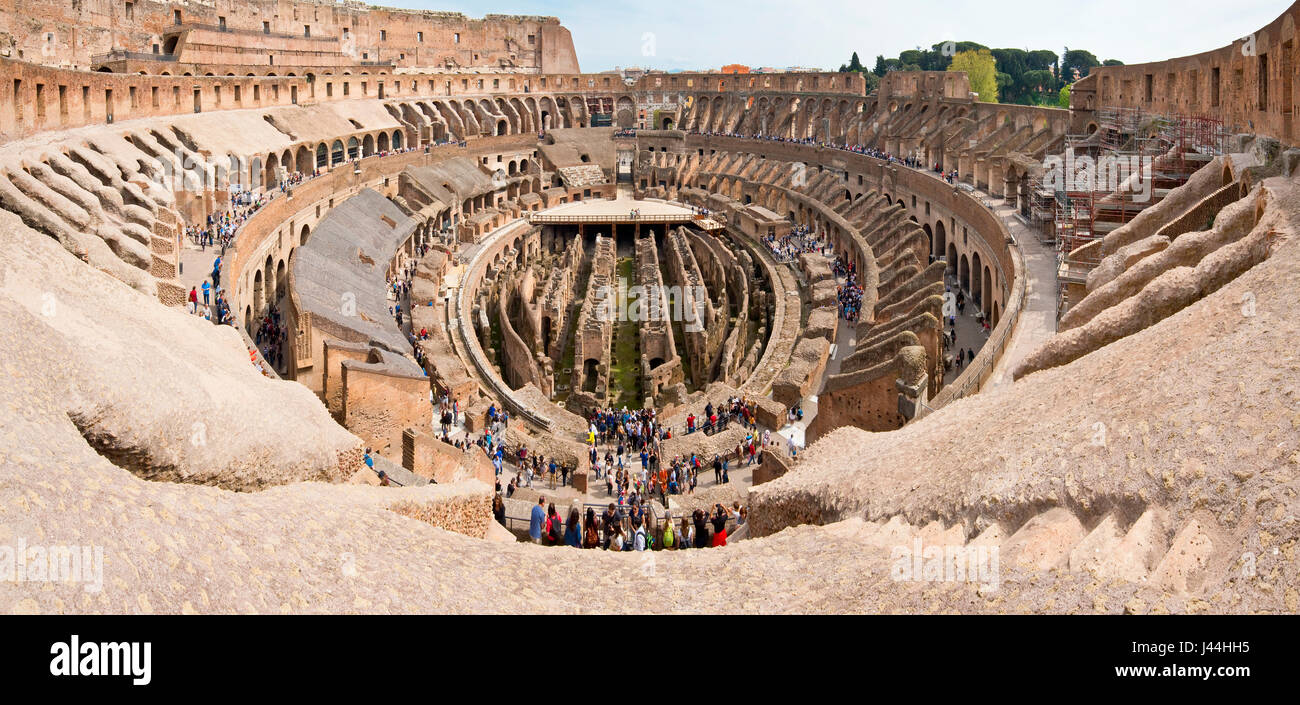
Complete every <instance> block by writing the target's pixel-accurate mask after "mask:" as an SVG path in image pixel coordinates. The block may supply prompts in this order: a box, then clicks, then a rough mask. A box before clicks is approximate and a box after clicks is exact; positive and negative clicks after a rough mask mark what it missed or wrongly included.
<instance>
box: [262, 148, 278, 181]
mask: <svg viewBox="0 0 1300 705" xmlns="http://www.w3.org/2000/svg"><path fill="white" fill-rule="evenodd" d="M279 171H280V157H279V156H278V155H276V154H274V153H273V154H270V155H268V156H267V158H266V176H265V178H264V179H263V181H262V183H264V184H266V187H267V188H274V187H276V186H279V185H280V175H279Z"/></svg>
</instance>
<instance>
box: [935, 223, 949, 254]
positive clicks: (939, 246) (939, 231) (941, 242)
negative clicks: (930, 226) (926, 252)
mask: <svg viewBox="0 0 1300 705" xmlns="http://www.w3.org/2000/svg"><path fill="white" fill-rule="evenodd" d="M947 250H948V233H947V231H946V230H945V229H944V227H943V221H942V220H937V221H935V223H934V250H932V252H934V256H935V257H943V255H944V253H945V252H947Z"/></svg>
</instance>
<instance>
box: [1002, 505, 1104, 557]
mask: <svg viewBox="0 0 1300 705" xmlns="http://www.w3.org/2000/svg"><path fill="white" fill-rule="evenodd" d="M1085 534H1086V531H1085V529H1084V528H1083V524H1081V523H1080V522H1079V519H1078V518H1077V517H1075V516H1074V513H1073V512H1071V511H1070V510H1068V509H1065V508H1063V507H1056V508H1054V509H1049V510H1047V511H1046V512H1043V513H1042V514H1039V515H1037V516H1035V517H1033V518H1032V519H1030V520H1029V521H1027V522H1025V525H1024V526H1022V527H1020V530H1019V531H1017V532H1016V533H1014V534H1012V535H1011V538H1009V539H1007V540H1006V542H1005V543H1003V544H1002V559H1003V560H1005V561H1007V564H1008V565H1011V566H1016V567H1020V568H1026V569H1029V570H1050V569H1052V568H1056V567H1058V566H1063V565H1066V564H1067V563H1068V560H1069V555H1070V551H1071V550H1072V549H1073V548H1074V547H1075V545H1077V544H1078V543H1079V542H1080V541H1082V540H1083V537H1084V536H1085Z"/></svg>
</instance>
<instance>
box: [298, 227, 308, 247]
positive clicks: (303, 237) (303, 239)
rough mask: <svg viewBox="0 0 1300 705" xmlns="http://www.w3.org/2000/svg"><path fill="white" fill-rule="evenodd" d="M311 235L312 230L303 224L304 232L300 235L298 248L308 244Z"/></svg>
mask: <svg viewBox="0 0 1300 705" xmlns="http://www.w3.org/2000/svg"><path fill="white" fill-rule="evenodd" d="M309 235H311V228H310V227H308V226H307V224H306V223H303V226H302V231H301V232H300V233H299V234H298V246H299V247H302V246H303V245H306V244H307V236H309Z"/></svg>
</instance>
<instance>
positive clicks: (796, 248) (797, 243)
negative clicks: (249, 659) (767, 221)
mask: <svg viewBox="0 0 1300 705" xmlns="http://www.w3.org/2000/svg"><path fill="white" fill-rule="evenodd" d="M763 244H764V245H767V247H768V249H770V250H771V251H772V257H773V258H775V259H776V261H778V262H794V261H795V260H796V259H798V258H799V255H802V254H804V253H805V252H816V253H820V254H825V253H826V252H827V251H828V249H829V248H830V244H829V243H828V242H827V241H826V239H825V238H824V237H822V236H821V235H819V234H817V233H815V232H813V230H812V228H810V227H808V226H807V225H798V226H795V227H794V228H793V229H791V230H790V232H789V233H787V234H785V235H782V236H781V237H777V236H776V235H775V234H770V235H765V236H763Z"/></svg>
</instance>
